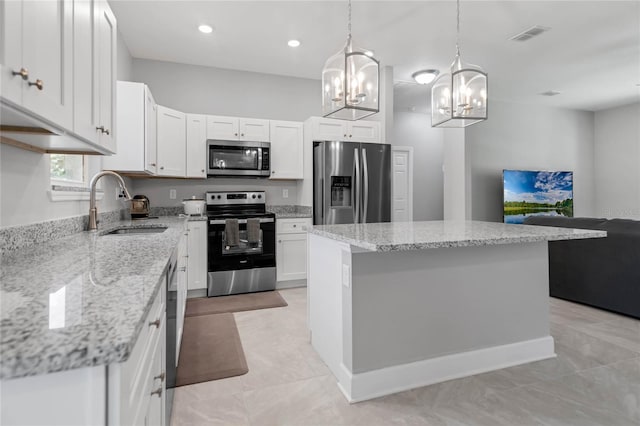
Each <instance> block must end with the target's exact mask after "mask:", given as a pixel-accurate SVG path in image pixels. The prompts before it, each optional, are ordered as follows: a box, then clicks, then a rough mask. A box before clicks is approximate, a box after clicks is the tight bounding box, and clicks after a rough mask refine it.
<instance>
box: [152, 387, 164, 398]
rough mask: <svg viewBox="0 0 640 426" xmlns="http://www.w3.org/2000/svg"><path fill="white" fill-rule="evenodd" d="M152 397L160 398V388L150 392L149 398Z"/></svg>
mask: <svg viewBox="0 0 640 426" xmlns="http://www.w3.org/2000/svg"><path fill="white" fill-rule="evenodd" d="M153 395H158V398H161V397H162V387H159V388H158V389H156V390H154V391H153V392H151V396H153Z"/></svg>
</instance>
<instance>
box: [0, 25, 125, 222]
mask: <svg viewBox="0 0 640 426" xmlns="http://www.w3.org/2000/svg"><path fill="white" fill-rule="evenodd" d="M131 67H132V64H131V55H130V54H129V51H128V49H127V47H126V45H125V44H124V42H123V41H122V40H121V37H120V36H118V78H119V79H127V78H130V77H131ZM86 158H88V161H89V168H88V171H89V177H91V176H92V175H93V174H94V173H96V172H97V171H99V170H100V169H101V167H100V163H101V159H100V157H99V156H87V157H86ZM49 173H50V165H49V155H47V154H39V153H35V152H31V151H25V150H22V149H18V148H14V147H12V146H9V145H4V144H2V145H0V226H14V225H24V224H29V223H37V222H42V221H46V220H52V219H60V218H65V217H71V216H78V215H86V214H89V202H88V201H55V202H53V201H51V199H50V198H49V193H48V191H50V190H51V181H50V174H49ZM102 185H103V187H104V193H105V195H104V198H103V199H102V200H101V201H99V202H98V211H100V212H106V211H110V210H117V209H121V208H122V207H123V204H122V203H121V202H120V201H119V200H118V199H117V198H116V196H115V187H116V183H115V182H114V181H113V180H111V179H103V180H102Z"/></svg>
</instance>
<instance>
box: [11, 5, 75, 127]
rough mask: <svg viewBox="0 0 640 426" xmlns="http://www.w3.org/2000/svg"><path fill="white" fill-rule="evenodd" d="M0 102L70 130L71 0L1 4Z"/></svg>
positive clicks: (71, 96) (71, 89) (71, 101)
mask: <svg viewBox="0 0 640 426" xmlns="http://www.w3.org/2000/svg"><path fill="white" fill-rule="evenodd" d="M0 8H1V13H0V16H1V17H2V25H1V26H0V27H2V29H1V30H0V31H2V49H1V53H0V55H1V56H2V57H1V58H0V59H1V61H2V70H1V71H2V92H1V94H2V98H3V99H4V100H7V101H10V102H12V103H14V104H15V105H17V106H20V107H23V108H25V109H27V110H29V111H30V112H31V113H33V114H34V115H37V116H38V117H39V118H42V119H45V120H47V121H49V122H51V123H53V124H56V125H58V126H61V127H64V128H66V129H70V128H71V127H72V125H73V84H72V81H73V80H72V77H73V75H72V72H73V70H72V68H73V37H72V36H73V1H72V0H52V1H17V0H13V1H3V2H2V3H1V5H0Z"/></svg>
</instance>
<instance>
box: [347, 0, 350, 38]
mask: <svg viewBox="0 0 640 426" xmlns="http://www.w3.org/2000/svg"><path fill="white" fill-rule="evenodd" d="M347 34H348V35H347V42H348V43H350V42H351V0H349V20H348V21H347Z"/></svg>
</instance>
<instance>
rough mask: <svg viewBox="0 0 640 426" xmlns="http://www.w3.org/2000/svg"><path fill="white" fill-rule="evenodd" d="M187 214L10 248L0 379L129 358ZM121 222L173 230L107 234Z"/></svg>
mask: <svg viewBox="0 0 640 426" xmlns="http://www.w3.org/2000/svg"><path fill="white" fill-rule="evenodd" d="M185 220H187V219H184V218H178V217H162V218H159V219H156V220H143V221H121V222H116V223H114V224H111V225H109V227H108V228H107V229H104V230H100V231H97V232H81V233H78V234H75V235H71V236H69V237H65V238H61V239H58V240H54V241H51V242H49V243H43V244H39V245H35V246H31V247H28V248H24V249H20V250H15V251H13V252H9V253H5V254H4V255H3V256H2V263H1V267H2V270H1V272H0V301H1V302H2V306H1V309H0V318H1V323H0V324H1V325H0V346H1V348H2V356H1V357H0V358H1V359H0V379H12V378H18V377H25V376H33V375H38V374H46V373H53V372H57V371H64V370H70V369H74V368H80V367H90V366H97V365H105V364H110V363H116V362H122V361H125V360H127V359H128V357H129V355H130V352H131V350H132V348H133V346H134V344H135V342H136V340H137V338H138V335H139V332H140V330H141V328H142V325H143V321H144V318H145V317H146V315H147V314H148V312H149V310H150V309H151V304H152V302H153V300H154V298H155V296H156V295H157V294H158V289H159V288H160V284H161V283H162V282H163V281H164V274H165V270H166V267H167V264H168V262H169V259H170V257H171V255H172V254H173V252H174V250H175V249H176V247H177V244H178V242H179V240H180V237H181V235H182V234H183V232H184V226H185ZM123 226H126V227H136V226H167V227H168V229H167V230H166V231H164V232H162V233H154V234H135V235H125V236H116V235H104V234H105V233H107V232H108V231H109V230H111V229H116V228H118V227H123Z"/></svg>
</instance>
